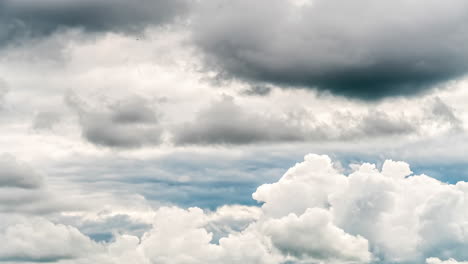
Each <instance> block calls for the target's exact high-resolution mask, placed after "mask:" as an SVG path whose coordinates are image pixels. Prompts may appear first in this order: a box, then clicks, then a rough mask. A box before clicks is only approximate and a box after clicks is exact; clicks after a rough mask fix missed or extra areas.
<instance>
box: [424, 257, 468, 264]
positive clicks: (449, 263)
mask: <svg viewBox="0 0 468 264" xmlns="http://www.w3.org/2000/svg"><path fill="white" fill-rule="evenodd" d="M426 263H427V264H465V263H468V262H465V261H462V262H460V261H456V260H455V259H448V260H441V259H439V258H428V259H426Z"/></svg>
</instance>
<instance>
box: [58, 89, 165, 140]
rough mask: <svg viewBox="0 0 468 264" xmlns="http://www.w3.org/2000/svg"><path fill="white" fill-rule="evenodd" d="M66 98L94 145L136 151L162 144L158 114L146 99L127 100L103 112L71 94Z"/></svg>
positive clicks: (110, 106) (108, 107)
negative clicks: (147, 146)
mask: <svg viewBox="0 0 468 264" xmlns="http://www.w3.org/2000/svg"><path fill="white" fill-rule="evenodd" d="M65 99H66V102H67V103H68V105H69V106H70V107H71V108H72V109H73V110H75V111H76V112H77V114H78V116H79V123H80V126H81V128H82V135H83V137H84V138H85V139H87V140H88V141H89V142H91V143H93V144H96V145H101V146H108V147H117V148H118V147H130V148H133V147H141V146H144V145H155V144H159V143H160V142H161V135H162V128H161V127H160V125H159V120H158V115H157V114H156V112H155V110H154V109H153V106H152V104H151V102H149V101H148V100H145V99H144V98H141V97H138V96H134V97H130V98H126V99H123V100H120V101H117V102H114V103H111V104H109V105H107V106H105V107H104V108H101V109H100V108H92V107H89V105H87V104H86V102H83V101H82V100H81V99H80V98H78V97H77V96H76V95H74V94H71V93H70V94H68V95H67V96H66V98H65Z"/></svg>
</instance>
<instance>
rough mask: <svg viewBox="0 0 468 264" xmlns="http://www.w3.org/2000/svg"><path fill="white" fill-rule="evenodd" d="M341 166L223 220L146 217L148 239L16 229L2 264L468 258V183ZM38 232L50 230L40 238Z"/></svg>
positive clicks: (450, 263)
mask: <svg viewBox="0 0 468 264" xmlns="http://www.w3.org/2000/svg"><path fill="white" fill-rule="evenodd" d="M336 167H337V166H335V165H334V164H333V162H332V161H331V159H330V158H329V157H327V156H321V155H315V154H309V155H307V156H306V157H305V159H304V161H303V162H301V163H297V164H296V165H295V166H294V167H292V168H291V169H289V170H288V171H287V172H286V173H285V175H284V176H283V177H282V178H281V179H280V180H279V181H277V182H275V183H272V184H267V185H262V186H260V187H259V188H258V190H257V191H256V192H255V193H254V194H253V197H254V198H255V199H256V200H257V201H259V202H262V203H263V204H262V205H261V207H246V206H224V207H221V208H219V209H218V210H216V211H214V212H210V211H204V210H202V209H200V208H196V207H192V208H189V209H182V208H178V207H160V208H158V209H155V210H154V211H153V212H152V213H150V214H148V215H147V217H149V218H148V219H147V221H148V223H149V224H150V227H148V229H147V230H146V231H145V232H144V233H143V234H141V235H138V234H128V233H125V230H124V229H123V230H121V232H123V233H119V234H115V238H114V239H112V240H111V241H108V242H102V243H97V242H93V241H92V240H90V239H89V238H88V237H86V236H85V235H83V234H81V232H80V231H78V230H77V229H76V228H73V227H71V226H67V225H62V224H53V223H50V222H49V221H47V220H36V219H27V220H22V221H19V224H14V223H13V224H8V222H7V224H6V225H5V224H4V225H0V231H1V232H0V235H1V236H3V237H8V238H11V240H6V241H13V243H11V244H10V245H12V248H9V247H7V249H8V250H3V248H2V249H1V250H0V256H2V258H3V259H4V260H7V261H11V262H13V263H15V262H17V261H31V262H34V261H52V260H54V261H57V262H58V263H70V264H75V263H89V262H99V263H126V262H128V261H130V260H132V262H133V263H142V264H143V263H145V264H148V263H158V264H182V263H233V264H234V263H264V264H280V263H337V264H338V263H339V264H341V263H353V264H362V263H423V262H426V263H428V264H456V263H465V262H464V261H466V260H467V259H468V254H467V253H466V250H465V249H466V247H467V246H468V237H467V236H466V234H465V232H464V231H463V230H464V229H465V228H466V222H467V219H468V215H467V214H466V211H467V210H466V209H467V208H468V204H467V203H466V197H467V196H468V186H467V183H466V182H459V183H457V184H445V183H442V182H440V181H437V180H435V179H433V178H430V177H428V176H426V175H413V174H412V171H411V169H410V167H409V165H408V164H407V163H405V162H401V161H392V160H388V161H386V162H385V163H384V164H383V166H382V169H378V168H376V166H375V165H374V164H369V163H364V164H361V165H359V166H353V168H354V171H353V172H351V173H350V174H349V175H345V174H343V173H342V172H340V171H338V170H337V168H336ZM135 216H137V214H136V215H135ZM96 217H98V218H99V217H100V216H99V215H97V216H96ZM10 223H11V221H10ZM2 226H3V227H2ZM34 227H38V228H39V230H42V231H40V232H32V231H31V230H32V228H34ZM28 230H29V231H28ZM49 233H50V235H48V236H47V237H46V236H45V234H49ZM42 241H44V242H42ZM58 241H60V242H62V243H61V245H62V246H61V247H60V249H59V250H58V249H57V247H55V245H56V243H58ZM76 243H77V244H76ZM75 244H76V245H75ZM2 250H3V251H2ZM455 259H456V260H458V261H456V260H455Z"/></svg>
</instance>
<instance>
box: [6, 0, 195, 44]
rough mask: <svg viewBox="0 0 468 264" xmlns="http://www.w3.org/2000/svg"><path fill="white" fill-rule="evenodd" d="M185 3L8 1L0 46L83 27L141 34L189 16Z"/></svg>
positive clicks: (154, 0) (150, 0)
mask: <svg viewBox="0 0 468 264" xmlns="http://www.w3.org/2000/svg"><path fill="white" fill-rule="evenodd" d="M187 9H188V2H187V1H184V0H138V1H133V2H128V1H124V0H117V1H109V0H98V1H93V0H84V1H78V2H77V1H73V0H46V1H41V2H37V1H32V0H7V1H2V2H1V3H0V21H1V22H2V26H1V27H0V29H2V30H0V32H2V33H0V44H1V43H2V42H5V41H6V42H8V41H11V40H13V39H16V38H24V37H41V36H44V35H48V34H50V33H52V32H54V31H57V30H60V29H63V28H71V27H79V28H82V29H84V30H86V31H91V32H97V31H119V32H122V31H126V32H129V31H141V30H142V29H144V28H145V27H146V26H147V25H158V24H161V23H165V22H168V21H170V20H172V19H174V18H175V17H176V16H178V15H181V14H183V13H185V12H186V11H187Z"/></svg>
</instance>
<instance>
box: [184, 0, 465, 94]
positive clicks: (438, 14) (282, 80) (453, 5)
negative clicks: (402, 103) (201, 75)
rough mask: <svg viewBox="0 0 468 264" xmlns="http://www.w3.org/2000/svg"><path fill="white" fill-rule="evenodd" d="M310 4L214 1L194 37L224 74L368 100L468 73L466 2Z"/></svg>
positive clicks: (203, 8)
mask: <svg viewBox="0 0 468 264" xmlns="http://www.w3.org/2000/svg"><path fill="white" fill-rule="evenodd" d="M303 2H304V3H303V4H300V5H298V4H297V3H295V1H280V0H274V1H267V0H255V1H248V0H239V1H227V0H211V1H204V2H203V3H202V4H201V5H200V7H199V9H198V10H197V12H196V13H195V14H194V25H193V34H194V41H195V43H196V44H197V45H198V47H199V48H200V49H201V50H203V51H204V53H205V55H206V56H205V57H206V62H207V64H208V65H209V67H211V68H212V69H215V70H217V71H219V72H220V74H221V75H223V76H226V75H227V76H231V77H234V78H240V79H243V80H247V81H249V82H252V83H260V84H261V83H273V84H277V85H279V86H285V87H289V86H291V87H308V88H312V89H317V90H318V91H327V92H331V93H334V94H337V95H344V96H348V97H353V98H360V99H364V100H374V99H380V98H383V97H387V96H400V95H401V96H406V95H413V94H417V93H421V92H425V91H428V90H429V89H431V88H433V87H434V86H437V85H438V84H440V83H443V82H445V81H448V80H452V79H454V78H457V77H460V76H462V75H463V74H465V73H466V72H467V70H468V53H467V52H466V50H465V49H464V48H462V47H463V45H462V43H464V42H466V40H467V38H468V31H467V29H466V27H464V26H463V25H464V24H466V23H467V17H466V15H465V13H464V12H463V11H462V10H465V9H466V8H467V6H466V5H467V4H466V3H465V2H464V1H461V0H451V1H449V2H443V3H442V2H439V1H429V2H428V1H422V0H418V1H411V2H408V1H405V0H398V1H391V2H386V1H378V2H375V1H369V0H358V1H352V2H347V3H343V2H342V1H337V0H333V1H326V0H317V1H303ZM369 21H372V23H370V22H369Z"/></svg>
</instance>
